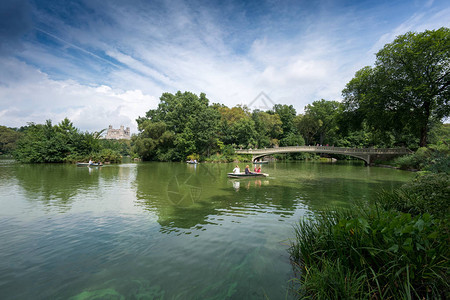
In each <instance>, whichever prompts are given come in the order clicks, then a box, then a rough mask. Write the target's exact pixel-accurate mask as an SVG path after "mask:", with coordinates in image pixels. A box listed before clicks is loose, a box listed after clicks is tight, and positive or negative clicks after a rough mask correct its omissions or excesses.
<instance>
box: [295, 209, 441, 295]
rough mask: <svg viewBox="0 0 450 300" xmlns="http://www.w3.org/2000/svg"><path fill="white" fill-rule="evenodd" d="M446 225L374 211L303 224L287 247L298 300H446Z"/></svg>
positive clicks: (328, 215) (426, 217)
mask: <svg viewBox="0 0 450 300" xmlns="http://www.w3.org/2000/svg"><path fill="white" fill-rule="evenodd" d="M447 225H448V224H446V222H441V221H440V220H439V219H436V218H435V217H433V216H432V215H430V214H423V215H418V216H411V214H408V213H403V212H399V211H392V210H391V211H385V210H383V209H381V208H380V207H379V206H372V207H366V208H358V209H353V210H348V209H345V210H344V209H339V210H327V211H325V212H323V213H321V214H320V215H318V216H317V217H316V218H315V219H303V220H301V221H300V222H299V223H298V224H297V226H296V227H295V234H296V238H295V240H294V242H293V243H292V246H291V248H290V255H291V260H292V263H293V265H294V269H295V270H296V272H297V279H296V281H297V283H298V285H296V286H297V289H296V290H297V292H298V295H299V298H302V299H303V298H312V299H445V298H448V297H449V296H450V295H449V283H448V282H449V280H448V279H449V262H448V257H449V250H448V249H449V247H448V246H449V245H448V241H449V240H448V226H447Z"/></svg>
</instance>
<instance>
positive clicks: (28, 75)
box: [0, 60, 158, 132]
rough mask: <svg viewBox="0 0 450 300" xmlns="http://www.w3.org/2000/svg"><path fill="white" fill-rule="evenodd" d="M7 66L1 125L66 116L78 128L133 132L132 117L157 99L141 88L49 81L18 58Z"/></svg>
mask: <svg viewBox="0 0 450 300" xmlns="http://www.w3.org/2000/svg"><path fill="white" fill-rule="evenodd" d="M2 64H3V65H4V66H6V68H4V69H3V70H2V72H4V73H9V74H11V75H13V76H12V77H9V78H8V77H6V76H4V75H5V74H4V73H2V76H1V78H2V82H1V84H2V87H1V88H0V99H1V103H0V116H1V120H2V123H3V124H7V125H8V126H12V127H20V126H23V125H25V124H26V123H27V122H35V123H43V122H45V120H47V119H51V120H52V121H53V123H58V122H60V121H61V120H62V119H64V118H65V117H67V118H69V119H70V120H71V121H72V122H73V123H74V125H75V126H76V127H77V128H81V129H82V130H88V131H98V130H101V129H103V128H106V127H108V125H109V124H111V125H113V126H114V127H118V126H119V125H124V126H129V127H130V128H131V129H132V131H133V132H136V130H137V129H136V122H135V119H136V118H137V117H138V116H144V115H145V112H146V111H148V110H149V109H151V108H156V106H157V103H158V100H157V99H156V98H155V97H153V96H150V95H147V94H144V93H143V92H142V91H141V90H115V89H113V88H111V87H109V86H105V85H102V86H88V85H82V84H79V83H77V82H75V81H73V80H60V81H57V80H52V79H50V78H49V76H48V75H47V74H45V73H42V72H39V71H37V70H36V69H34V68H33V67H31V66H29V65H26V64H25V63H23V62H20V61H17V60H9V61H7V62H5V61H2Z"/></svg>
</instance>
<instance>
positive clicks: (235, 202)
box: [136, 163, 299, 231]
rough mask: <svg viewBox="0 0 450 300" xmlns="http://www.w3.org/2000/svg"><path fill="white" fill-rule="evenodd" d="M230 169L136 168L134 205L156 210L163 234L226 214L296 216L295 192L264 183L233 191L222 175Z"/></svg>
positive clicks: (154, 165) (164, 165)
mask: <svg viewBox="0 0 450 300" xmlns="http://www.w3.org/2000/svg"><path fill="white" fill-rule="evenodd" d="M229 167H230V166H229V165H209V164H201V165H199V166H198V167H196V168H192V167H191V166H186V165H184V164H168V163H144V164H140V165H138V168H137V175H136V190H137V196H136V197H137V199H138V203H139V204H140V205H141V206H143V207H144V208H145V209H147V210H150V211H155V212H156V214H157V216H158V223H159V224H160V225H161V226H163V230H164V231H178V230H179V229H189V228H193V227H198V226H201V225H203V224H208V223H211V222H213V221H212V219H214V218H215V217H216V216H220V215H224V214H227V215H236V216H237V215H243V214H254V213H255V211H257V212H261V213H274V214H284V215H292V214H293V213H294V210H295V207H296V203H297V201H298V199H299V196H298V194H299V190H298V188H289V187H285V186H277V185H271V184H270V183H269V181H268V180H265V179H262V180H261V179H256V180H255V179H253V180H252V179H250V180H247V179H246V180H241V181H239V179H238V182H239V186H240V189H238V191H236V190H235V189H234V188H233V181H231V180H229V179H228V178H227V177H226V173H227V170H228V169H227V168H229ZM248 184H250V186H249V188H247V186H248ZM234 186H236V185H234ZM193 192H195V193H194V194H195V195H194V194H193ZM194 196H195V197H194Z"/></svg>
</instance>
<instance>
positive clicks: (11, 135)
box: [0, 126, 22, 154]
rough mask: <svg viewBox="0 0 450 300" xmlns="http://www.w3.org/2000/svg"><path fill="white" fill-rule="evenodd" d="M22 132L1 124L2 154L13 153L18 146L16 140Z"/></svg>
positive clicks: (0, 146) (0, 150)
mask: <svg viewBox="0 0 450 300" xmlns="http://www.w3.org/2000/svg"><path fill="white" fill-rule="evenodd" d="M21 135H22V134H21V133H20V132H17V131H16V130H14V129H11V128H8V127H6V126H0V154H2V153H11V152H12V151H13V150H14V149H15V148H16V142H17V140H19V138H20V137H21Z"/></svg>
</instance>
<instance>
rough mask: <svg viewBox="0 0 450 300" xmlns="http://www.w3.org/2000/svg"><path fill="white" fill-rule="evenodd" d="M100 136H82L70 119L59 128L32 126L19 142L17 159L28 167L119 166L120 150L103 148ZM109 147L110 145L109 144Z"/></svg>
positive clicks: (48, 124)
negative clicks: (64, 164) (77, 163)
mask: <svg viewBox="0 0 450 300" xmlns="http://www.w3.org/2000/svg"><path fill="white" fill-rule="evenodd" d="M99 137H100V134H99V133H88V132H80V131H79V130H78V129H77V128H75V127H74V126H73V124H72V122H70V120H69V119H67V118H65V119H64V120H63V121H61V122H60V123H59V124H58V125H52V122H51V121H50V120H47V122H46V123H45V124H34V123H30V124H29V125H28V126H27V127H26V128H25V129H24V132H23V136H22V137H21V138H20V139H19V140H18V142H17V148H16V149H15V151H14V157H15V158H16V159H17V160H18V161H21V162H26V163H61V162H75V161H87V160H89V159H93V160H95V161H99V160H100V161H102V162H119V161H120V160H121V155H120V153H119V152H118V151H117V150H114V149H109V148H107V147H104V145H102V142H101V141H100V140H99ZM106 145H108V144H106Z"/></svg>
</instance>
